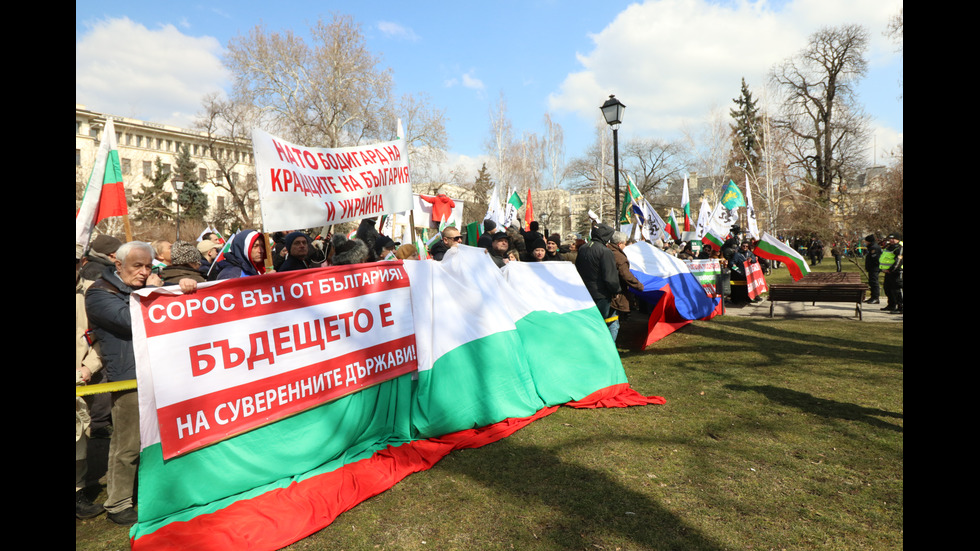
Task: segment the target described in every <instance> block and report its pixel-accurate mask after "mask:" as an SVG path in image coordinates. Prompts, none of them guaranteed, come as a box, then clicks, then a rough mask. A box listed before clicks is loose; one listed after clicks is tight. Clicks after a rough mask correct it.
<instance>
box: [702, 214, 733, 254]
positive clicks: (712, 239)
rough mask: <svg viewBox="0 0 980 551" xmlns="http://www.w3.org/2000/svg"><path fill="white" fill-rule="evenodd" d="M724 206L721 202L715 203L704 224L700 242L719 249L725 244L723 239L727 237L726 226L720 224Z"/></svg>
mask: <svg viewBox="0 0 980 551" xmlns="http://www.w3.org/2000/svg"><path fill="white" fill-rule="evenodd" d="M724 208H725V206H724V205H722V204H721V203H718V204H716V205H715V208H714V209H713V210H712V211H711V216H709V217H708V222H707V223H706V224H705V226H704V235H702V236H701V242H702V243H704V244H705V245H714V246H715V247H717V248H718V249H719V250H721V246H722V245H724V244H725V239H727V238H728V228H727V227H724V226H722V225H720V224H721V220H722V219H723V218H724V214H725V213H724V211H723V209H724Z"/></svg>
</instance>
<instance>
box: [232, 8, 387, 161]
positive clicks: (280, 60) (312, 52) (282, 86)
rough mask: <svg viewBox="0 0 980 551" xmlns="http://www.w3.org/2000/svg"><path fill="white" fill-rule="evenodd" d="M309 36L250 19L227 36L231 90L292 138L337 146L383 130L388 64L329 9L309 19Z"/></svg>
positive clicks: (375, 135)
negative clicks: (244, 29)
mask: <svg viewBox="0 0 980 551" xmlns="http://www.w3.org/2000/svg"><path fill="white" fill-rule="evenodd" d="M310 36H311V44H307V43H306V42H305V41H304V40H303V39H302V38H301V37H299V36H297V35H295V34H294V33H293V32H292V31H290V30H287V31H283V32H281V33H280V32H268V31H266V30H265V29H264V28H263V27H262V26H256V27H254V28H253V29H252V30H251V31H249V32H248V34H246V35H244V36H242V35H239V36H236V37H235V38H233V39H231V41H229V44H228V53H227V56H226V58H225V63H226V65H227V66H228V68H229V69H230V70H231V72H232V74H233V75H234V77H235V85H234V93H233V95H234V98H235V99H237V100H239V101H242V102H244V103H247V104H250V105H254V106H255V107H256V108H258V109H259V110H260V111H261V112H262V113H263V115H264V117H263V124H264V125H265V126H267V128H269V129H270V130H271V131H272V132H274V133H276V134H277V135H279V136H282V137H283V138H284V139H287V140H290V141H293V142H295V143H301V144H304V145H310V146H319V147H343V146H350V145H356V144H359V143H361V141H362V140H365V139H366V140H381V139H385V138H387V137H388V136H387V135H385V132H384V129H385V122H386V119H388V118H389V117H390V114H391V106H392V97H391V89H392V77H391V70H390V69H382V68H379V63H380V60H379V59H378V58H377V57H375V56H374V55H373V54H372V53H371V52H370V50H368V48H367V45H366V44H365V42H364V37H363V36H362V35H361V30H360V25H358V24H357V23H355V22H354V20H353V18H352V17H350V16H346V15H336V14H335V15H334V16H333V18H332V20H331V21H330V22H329V23H325V22H324V21H322V20H320V21H317V23H316V24H315V25H313V27H312V28H311V29H310ZM388 122H389V128H390V124H391V122H390V121H388Z"/></svg>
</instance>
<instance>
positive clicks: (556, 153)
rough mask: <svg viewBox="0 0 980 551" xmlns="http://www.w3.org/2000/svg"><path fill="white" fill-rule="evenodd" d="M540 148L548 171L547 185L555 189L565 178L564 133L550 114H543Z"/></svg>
mask: <svg viewBox="0 0 980 551" xmlns="http://www.w3.org/2000/svg"><path fill="white" fill-rule="evenodd" d="M542 150H543V152H544V157H545V166H546V170H547V171H548V176H549V179H548V187H549V188H550V189H557V188H560V187H561V184H562V181H563V180H564V179H565V133H564V131H563V130H562V128H561V125H560V124H558V123H557V122H555V121H554V120H552V119H551V114H549V113H545V114H544V139H543V143H542Z"/></svg>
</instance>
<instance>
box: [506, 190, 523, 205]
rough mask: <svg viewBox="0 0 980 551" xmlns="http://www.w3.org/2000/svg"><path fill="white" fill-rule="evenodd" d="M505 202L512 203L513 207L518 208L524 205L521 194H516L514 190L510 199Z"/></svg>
mask: <svg viewBox="0 0 980 551" xmlns="http://www.w3.org/2000/svg"><path fill="white" fill-rule="evenodd" d="M507 202H508V203H510V204H511V205H514V208H515V209H519V208H521V207H523V206H524V201H521V196H520V195H518V194H517V192H516V191H515V192H514V194H513V195H511V196H510V199H508V200H507Z"/></svg>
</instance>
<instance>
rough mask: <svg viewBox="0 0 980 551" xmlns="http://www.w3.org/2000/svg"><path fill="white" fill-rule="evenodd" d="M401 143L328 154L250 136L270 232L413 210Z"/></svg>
mask: <svg viewBox="0 0 980 551" xmlns="http://www.w3.org/2000/svg"><path fill="white" fill-rule="evenodd" d="M404 147H405V143H404V142H403V141H401V140H395V141H392V142H381V143H376V144H371V145H363V146H355V147H343V148H337V149H324V148H313V147H305V146H301V145H296V144H291V143H288V142H285V141H283V140H281V139H279V138H277V137H275V136H272V135H271V134H269V133H267V132H264V131H262V130H254V131H253V132H252V148H253V151H254V153H255V176H256V181H257V184H258V188H259V201H260V202H261V203H262V225H263V230H264V231H266V232H274V231H284V230H291V229H296V228H310V227H315V226H329V225H332V224H339V223H341V222H349V221H352V220H360V219H361V218H369V217H371V218H374V217H377V216H379V215H381V214H393V213H396V212H405V211H407V210H411V209H412V182H411V179H410V178H409V171H408V152H407V151H405V150H404Z"/></svg>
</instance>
